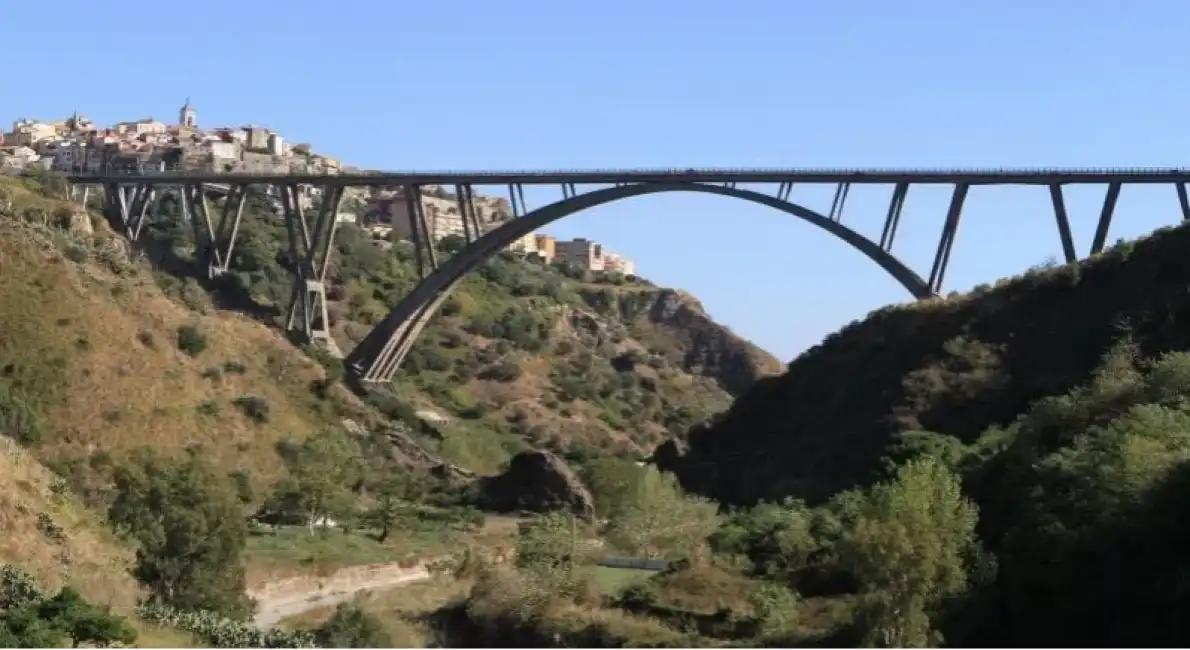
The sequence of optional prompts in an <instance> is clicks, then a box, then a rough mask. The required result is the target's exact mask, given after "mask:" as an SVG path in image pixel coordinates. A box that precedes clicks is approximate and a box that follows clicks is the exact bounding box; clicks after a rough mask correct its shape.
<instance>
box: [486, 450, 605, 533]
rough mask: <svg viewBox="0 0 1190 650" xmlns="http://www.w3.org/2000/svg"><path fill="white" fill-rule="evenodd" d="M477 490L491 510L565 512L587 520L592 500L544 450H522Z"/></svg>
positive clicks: (592, 509) (570, 473)
mask: <svg viewBox="0 0 1190 650" xmlns="http://www.w3.org/2000/svg"><path fill="white" fill-rule="evenodd" d="M480 490H481V492H482V494H483V496H484V500H485V501H486V502H487V504H488V506H489V507H491V508H492V509H493V510H498V511H503V512H512V511H516V510H525V511H529V512H548V511H551V510H565V511H568V512H571V513H573V514H575V515H577V516H579V517H583V518H585V519H590V518H592V517H593V516H594V515H595V499H594V497H592V496H591V492H590V491H589V490H587V487H586V486H585V485H583V482H582V481H581V480H579V478H578V476H577V475H576V474H575V473H574V472H573V471H571V469H570V468H569V467H567V466H566V463H565V462H564V461H563V460H562V459H561V458H558V457H557V456H555V455H554V454H551V453H549V452H548V451H524V452H521V453H519V454H517V455H516V456H513V458H512V460H511V461H510V462H509V464H508V469H507V470H506V471H505V472H504V473H503V474H500V475H499V476H492V477H489V478H485V479H481V481H480Z"/></svg>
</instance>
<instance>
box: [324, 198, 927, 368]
mask: <svg viewBox="0 0 1190 650" xmlns="http://www.w3.org/2000/svg"><path fill="white" fill-rule="evenodd" d="M665 192H702V193H704V194H718V195H720V196H727V197H731V198H736V199H741V200H744V201H749V202H751V203H757V204H760V205H766V206H768V207H771V208H773V209H776V210H780V211H781V212H784V213H786V214H791V215H793V216H795V217H798V218H799V219H802V220H803V221H806V222H808V223H810V224H812V225H815V226H817V227H819V228H821V229H822V230H825V231H827V232H829V233H830V234H832V235H834V236H835V237H838V238H839V239H841V240H843V241H844V242H846V243H847V244H849V245H850V246H851V247H852V248H854V249H856V250H858V251H859V252H861V253H863V254H864V255H865V256H867V257H868V259H870V260H872V261H873V262H875V263H876V264H878V265H879V266H880V267H881V268H882V269H884V270H885V272H887V273H888V274H889V275H891V276H892V277H893V278H894V279H895V280H896V281H897V282H899V283H901V286H903V287H905V289H906V290H908V291H909V293H910V294H912V295H913V296H914V297H915V298H918V299H923V298H930V297H933V296H934V292H933V291H931V290H930V286H929V284H927V283H926V281H925V280H923V279H922V278H921V276H919V275H918V274H917V273H914V272H913V270H911V269H910V268H909V267H907V266H905V265H904V264H903V263H901V262H900V261H899V260H897V259H896V258H895V257H893V256H892V255H891V254H890V253H888V252H887V251H885V250H883V249H882V248H881V247H880V246H879V245H878V244H876V243H874V242H872V241H870V240H869V239H867V238H866V237H864V236H863V235H860V234H859V233H857V232H855V231H854V230H851V229H850V228H848V227H847V226H844V225H842V224H841V223H838V222H836V221H833V220H831V219H829V218H828V217H826V216H824V215H822V214H819V213H817V212H815V211H813V210H810V209H808V208H805V207H802V206H800V205H797V204H795V203H790V202H788V201H785V200H782V199H778V198H775V197H772V196H769V195H767V194H762V193H760V192H754V191H751V190H742V189H736V188H734V187H721V186H715V185H703V184H699V183H638V184H635V185H624V186H619V187H611V188H607V189H602V190H595V191H593V192H588V193H586V194H581V195H579V196H574V197H570V198H566V199H563V200H561V201H558V202H556V203H551V204H549V205H546V206H543V207H541V208H538V209H537V210H534V211H532V212H529V213H528V214H525V215H523V216H521V217H519V218H517V219H514V220H512V221H510V222H509V223H507V224H505V225H503V226H500V227H499V228H497V229H495V230H493V231H491V232H489V233H487V234H485V235H484V236H482V237H480V238H479V239H477V240H476V241H475V242H474V243H472V244H471V245H470V246H467V247H466V248H464V249H463V250H461V251H459V252H458V253H457V254H456V255H454V256H453V257H451V258H450V259H449V260H448V261H447V262H446V263H444V264H442V265H441V266H439V267H438V269H437V270H435V271H434V272H433V273H431V274H430V275H428V276H427V277H426V278H425V279H423V280H422V281H421V282H420V283H418V284H417V286H415V287H414V288H413V291H411V292H410V293H409V295H408V296H406V297H405V298H404V299H402V300H401V302H400V303H398V304H397V306H396V307H394V308H393V310H392V311H391V312H389V313H388V315H387V316H385V318H384V320H383V321H381V322H380V323H378V324H377V325H376V326H375V327H374V328H372V331H371V332H369V333H368V335H367V336H366V337H365V338H364V340H363V341H360V343H359V345H357V346H356V348H355V349H354V350H352V352H351V354H350V355H348V357H347V359H346V360H345V362H346V364H347V370H348V372H350V373H352V374H353V375H355V376H356V377H357V378H359V379H360V380H362V381H365V382H386V381H390V380H391V379H392V375H393V373H395V372H396V369H397V367H398V366H399V365H400V363H401V361H402V360H404V358H405V355H406V354H408V352H409V350H410V349H411V348H412V346H413V342H414V341H415V340H416V339H417V336H418V334H420V333H421V330H422V329H423V328H424V327H425V325H426V323H427V322H428V321H429V319H430V317H431V316H432V315H433V314H434V313H435V312H436V311H437V310H438V307H440V306H441V305H442V303H443V302H444V301H445V300H446V298H447V297H448V296H449V295H450V293H451V291H453V290H454V288H455V286H457V285H458V283H459V282H461V281H462V279H463V278H464V277H465V276H466V275H467V273H469V272H470V271H471V270H472V269H474V268H475V267H476V266H478V265H479V264H481V263H482V262H483V261H484V260H486V259H488V258H489V257H491V256H493V255H495V254H497V253H498V252H500V251H501V250H503V249H505V248H506V247H508V246H509V245H510V244H511V243H512V242H514V241H516V240H517V239H518V238H520V237H523V236H525V235H527V234H529V233H531V232H533V231H535V230H539V229H541V228H543V227H545V226H547V225H549V224H550V223H552V222H554V221H557V220H559V219H562V218H564V217H567V216H570V215H572V214H574V213H576V212H581V211H583V210H587V209H589V208H593V207H595V206H599V205H603V204H605V203H611V202H613V201H619V200H621V199H626V198H631V197H634V196H644V195H647V194H661V193H665Z"/></svg>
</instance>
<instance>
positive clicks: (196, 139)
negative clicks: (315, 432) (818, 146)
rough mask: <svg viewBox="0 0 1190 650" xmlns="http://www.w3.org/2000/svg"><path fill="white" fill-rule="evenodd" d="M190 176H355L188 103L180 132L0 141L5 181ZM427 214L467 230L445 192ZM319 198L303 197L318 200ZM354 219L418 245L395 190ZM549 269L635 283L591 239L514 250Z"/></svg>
mask: <svg viewBox="0 0 1190 650" xmlns="http://www.w3.org/2000/svg"><path fill="white" fill-rule="evenodd" d="M175 169H176V170H187V171H215V172H228V173H235V172H253V173H278V174H285V173H294V174H337V173H340V172H343V171H349V170H351V169H353V168H351V167H344V166H343V165H342V164H341V163H340V162H339V161H338V160H336V159H334V158H331V157H329V156H324V155H321V154H318V153H316V152H314V151H313V150H312V149H311V147H310V145H308V144H290V143H288V142H286V141H285V139H284V138H283V137H282V136H281V135H280V134H279V133H276V132H274V131H272V130H270V129H267V128H264V127H258V126H242V127H218V128H212V129H206V130H204V129H201V128H199V125H198V113H197V111H196V110H195V109H194V107H193V106H192V105H191V104H190V101H189V100H187V101H186V103H185V104H183V106H182V107H181V108H180V109H179V110H178V119H177V122H176V123H174V124H167V123H165V122H162V121H159V120H156V119H153V118H151V117H150V118H146V119H141V120H136V121H132V122H120V123H117V124H115V125H112V126H107V127H101V126H98V125H96V124H95V123H93V122H92V121H91V120H90V119H88V118H87V117H86V116H85V115H81V114H79V113H77V112H76V113H75V114H74V115H71V116H70V117H69V118H66V119H63V120H56V121H48V122H47V121H41V120H34V119H28V118H21V119H18V120H16V121H15V122H13V124H12V129H11V130H9V131H7V132H3V133H0V173H4V172H7V173H18V172H21V171H26V170H44V171H62V172H99V171H148V170H159V171H160V170H175ZM425 189H426V190H427V191H426V192H424V193H423V197H422V203H423V205H422V208H423V211H424V213H425V215H426V219H427V224H428V231H429V232H428V234H429V236H430V237H431V238H432V239H434V240H441V239H442V238H444V237H448V236H451V235H461V234H462V233H463V231H464V225H463V218H462V215H461V214H460V212H459V210H458V208H457V203H456V202H455V201H454V200H453V199H454V197H452V196H450V195H449V194H448V193H447V192H445V191H443V190H442V188H425ZM314 194H316V191H314V192H311V193H309V194H308V195H307V197H306V198H313V195H314ZM351 198H352V199H353V201H352V203H357V204H358V205H359V206H360V207H359V209H358V210H354V211H352V210H347V211H344V212H343V214H342V215H341V218H342V219H344V220H347V221H355V222H357V223H359V224H360V225H361V226H363V227H365V228H367V229H369V230H371V231H372V233H373V234H374V235H375V236H377V237H378V238H381V239H397V240H399V239H408V238H410V237H411V236H412V233H411V231H410V228H409V222H410V220H409V215H408V214H405V206H404V201H401V200H396V197H395V195H394V194H393V193H392V192H391V191H383V190H377V191H373V190H372V189H370V188H356V189H355V190H354V195H353V196H352V197H351ZM475 211H476V216H477V217H478V220H479V226H480V229H481V230H482V231H484V232H486V231H488V230H491V229H493V228H496V227H498V226H499V225H500V224H502V223H504V222H505V221H507V220H508V219H510V218H512V217H511V210H510V209H509V204H508V201H507V200H505V199H499V198H492V197H483V196H475ZM509 248H510V250H512V251H514V252H520V253H524V254H526V255H528V256H533V257H536V258H538V259H540V260H542V261H545V262H553V261H555V260H558V261H565V262H568V263H570V264H573V265H575V266H577V267H579V268H581V269H585V270H589V271H597V272H615V273H621V274H624V275H632V274H633V273H634V271H635V268H634V265H633V263H632V261H631V260H628V259H626V258H624V257H622V256H620V255H616V254H615V253H612V252H611V251H608V250H605V249H604V248H603V246H602V245H600V244H599V243H597V242H594V241H590V240H587V239H582V238H579V239H573V240H570V241H558V240H557V239H555V238H554V237H551V236H549V235H545V234H538V233H531V234H528V235H526V236H525V237H522V238H521V239H519V240H517V241H516V242H513V244H512V245H511V246H510V247H509Z"/></svg>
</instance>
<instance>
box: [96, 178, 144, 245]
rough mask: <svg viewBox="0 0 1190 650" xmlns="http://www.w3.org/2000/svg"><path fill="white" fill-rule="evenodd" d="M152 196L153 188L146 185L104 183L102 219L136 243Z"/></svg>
mask: <svg viewBox="0 0 1190 650" xmlns="http://www.w3.org/2000/svg"><path fill="white" fill-rule="evenodd" d="M153 194H154V186H153V185H152V184H148V183H135V184H134V183H105V184H104V186H103V200H104V217H106V218H107V222H108V223H109V224H111V226H112V228H113V229H115V230H116V231H118V232H122V233H124V236H125V237H127V238H128V240H129V241H131V242H136V241H137V240H138V239H139V238H140V234H141V230H143V229H144V225H145V220H146V219H147V218H148V217H149V208H150V206H152V205H153Z"/></svg>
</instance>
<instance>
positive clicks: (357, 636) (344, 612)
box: [314, 603, 393, 648]
mask: <svg viewBox="0 0 1190 650" xmlns="http://www.w3.org/2000/svg"><path fill="white" fill-rule="evenodd" d="M314 638H315V640H316V641H317V643H318V647H320V648H391V647H392V645H393V642H392V639H390V638H389V636H388V634H387V633H386V632H385V631H384V626H383V625H382V624H381V622H380V621H379V620H378V619H377V618H376V617H375V616H372V615H371V614H369V613H367V612H365V611H364V610H362V609H360V608H359V607H357V606H355V605H351V604H348V603H340V604H339V606H338V607H336V608H335V613H334V614H332V615H331V617H330V618H329V619H327V621H326V623H323V624H322V627H320V628H318V630H317V631H316V632H315V633H314Z"/></svg>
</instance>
